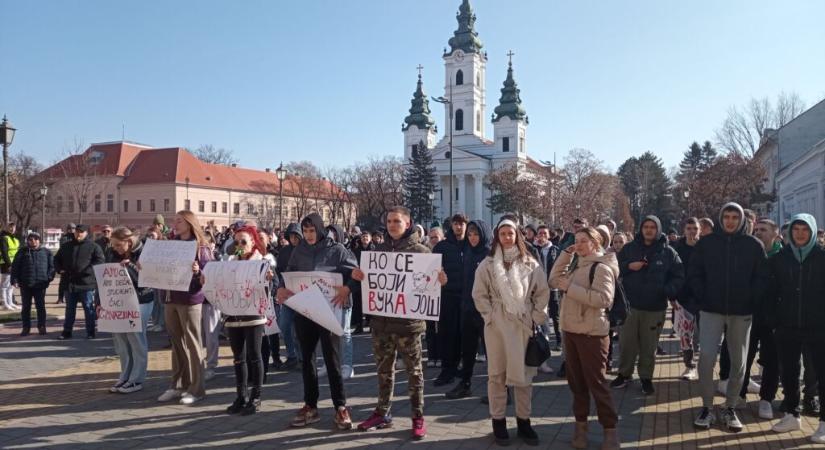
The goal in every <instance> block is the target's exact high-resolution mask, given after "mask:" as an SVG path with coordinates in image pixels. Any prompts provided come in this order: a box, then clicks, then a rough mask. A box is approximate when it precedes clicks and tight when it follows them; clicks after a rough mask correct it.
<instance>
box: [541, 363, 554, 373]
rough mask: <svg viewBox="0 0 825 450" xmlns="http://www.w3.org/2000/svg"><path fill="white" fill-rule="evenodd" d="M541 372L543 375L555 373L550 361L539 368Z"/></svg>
mask: <svg viewBox="0 0 825 450" xmlns="http://www.w3.org/2000/svg"><path fill="white" fill-rule="evenodd" d="M539 372H541V373H553V368H552V367H550V360H547V361H545V362H543V363H541V365H540V366H539Z"/></svg>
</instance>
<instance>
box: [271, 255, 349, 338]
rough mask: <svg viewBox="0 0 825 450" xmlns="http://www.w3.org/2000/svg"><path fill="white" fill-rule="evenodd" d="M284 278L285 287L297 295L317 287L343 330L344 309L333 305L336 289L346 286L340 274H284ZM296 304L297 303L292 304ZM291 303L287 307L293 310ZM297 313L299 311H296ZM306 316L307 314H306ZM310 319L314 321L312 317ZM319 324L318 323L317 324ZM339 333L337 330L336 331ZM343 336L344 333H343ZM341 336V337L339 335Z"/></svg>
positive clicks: (318, 272) (317, 272)
mask: <svg viewBox="0 0 825 450" xmlns="http://www.w3.org/2000/svg"><path fill="white" fill-rule="evenodd" d="M281 275H282V276H283V278H284V287H286V288H287V289H289V290H290V291H292V292H295V293H296V294H297V293H299V292H302V291H305V290H307V289H309V288H310V287H311V286H317V287H318V290H319V291H321V293H322V294H323V295H324V298H325V299H326V300H327V302H326V303H327V305H328V307H329V309H330V310H331V311H332V314H333V316H334V317H335V319H336V320H337V322H338V323H339V324H341V325H340V326H339V328H343V322H344V309H343V308H340V307H337V306H335V305H333V304H332V299H333V298H335V288H338V287H341V286H343V285H344V277H343V276H342V275H341V274H340V273H333V272H320V271H316V272H283V273H282V274H281ZM292 304H296V302H292ZM292 304H290V302H287V306H289V307H290V308H292V309H295V308H293V307H292ZM296 311H297V309H296ZM304 315H306V314H304ZM310 319H312V318H311V317H310ZM316 323H317V322H316ZM321 325H322V326H323V324H321ZM335 331H336V332H337V330H335ZM341 333H342V334H343V331H342V332H341ZM339 336H340V335H339Z"/></svg>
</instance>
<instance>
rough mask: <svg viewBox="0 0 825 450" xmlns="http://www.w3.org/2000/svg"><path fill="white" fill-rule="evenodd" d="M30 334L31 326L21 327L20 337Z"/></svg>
mask: <svg viewBox="0 0 825 450" xmlns="http://www.w3.org/2000/svg"><path fill="white" fill-rule="evenodd" d="M30 334H32V330H31V328H23V330H22V331H20V337H26V336H28V335H30Z"/></svg>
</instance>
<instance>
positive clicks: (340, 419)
mask: <svg viewBox="0 0 825 450" xmlns="http://www.w3.org/2000/svg"><path fill="white" fill-rule="evenodd" d="M333 420H334V421H335V426H336V427H338V429H339V430H351V429H352V417H350V414H349V408H347V407H346V406H339V407H338V410H337V411H336V412H335V419H333Z"/></svg>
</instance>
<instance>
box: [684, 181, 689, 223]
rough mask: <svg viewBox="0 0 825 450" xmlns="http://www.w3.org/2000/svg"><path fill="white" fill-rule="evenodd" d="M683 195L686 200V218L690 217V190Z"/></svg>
mask: <svg viewBox="0 0 825 450" xmlns="http://www.w3.org/2000/svg"><path fill="white" fill-rule="evenodd" d="M683 194H684V196H685V200H687V216H688V217H690V188H687V189H686V190H685V192H683Z"/></svg>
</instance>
